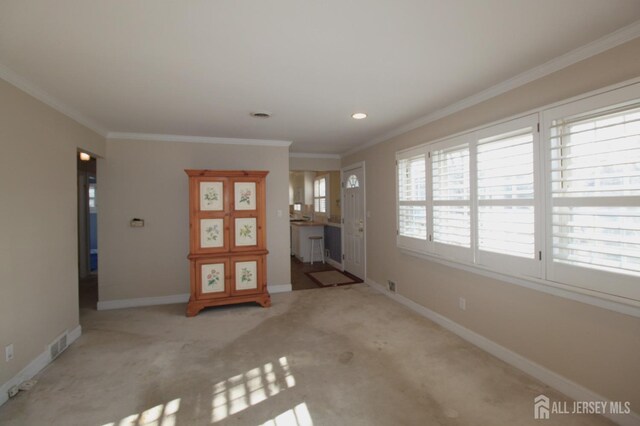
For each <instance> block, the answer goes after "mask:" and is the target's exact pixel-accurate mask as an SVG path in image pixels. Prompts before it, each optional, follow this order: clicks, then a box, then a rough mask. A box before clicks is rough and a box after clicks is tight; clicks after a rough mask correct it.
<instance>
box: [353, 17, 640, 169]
mask: <svg viewBox="0 0 640 426" xmlns="http://www.w3.org/2000/svg"><path fill="white" fill-rule="evenodd" d="M637 37H640V21H636V22H634V23H632V24H630V25H627V26H626V27H622V28H620V29H619V30H617V31H614V32H612V33H610V34H608V35H606V36H604V37H601V38H599V39H597V40H595V41H592V42H591V43H588V44H585V45H584V46H581V47H578V48H577V49H574V50H571V51H570V52H567V53H565V54H564V55H561V56H558V57H556V58H554V59H552V60H550V61H548V62H546V63H544V64H542V65H539V66H537V67H535V68H532V69H530V70H528V71H525V72H523V73H521V74H518V75H516V76H515V77H512V78H510V79H508V80H505V81H503V82H502V83H498V84H496V85H495V86H491V87H489V88H488V89H485V90H483V91H481V92H478V93H476V94H475V95H471V96H469V97H467V98H465V99H462V100H460V101H458V102H454V103H453V104H451V105H449V106H447V107H445V108H442V109H440V110H438V111H434V112H432V113H431V114H428V115H426V116H424V117H422V118H419V119H417V120H414V121H412V122H410V123H407V124H405V125H403V126H400V127H398V128H396V129H394V130H391V131H389V132H386V133H384V134H382V135H380V136H377V137H375V138H374V139H372V140H370V141H368V142H365V143H364V144H362V145H359V146H357V147H355V148H352V149H350V150H348V151H346V152H344V153H342V157H346V156H347V155H351V154H354V153H356V152H358V151H362V150H363V149H367V148H369V147H372V146H374V145H377V144H379V143H381V142H385V141H387V140H389V139H391V138H393V137H396V136H399V135H402V134H404V133H407V132H410V131H411V130H415V129H417V128H419V127H422V126H424V125H426V124H429V123H432V122H434V121H436V120H439V119H441V118H443V117H446V116H448V115H451V114H454V113H456V112H458V111H462V110H463V109H466V108H469V107H472V106H474V105H477V104H479V103H481V102H484V101H486V100H488V99H491V98H494V97H496V96H498V95H501V94H503V93H506V92H508V91H510V90H513V89H516V88H518V87H520V86H524V85H525V84H527V83H531V82H532V81H535V80H538V79H540V78H542V77H545V76H547V75H549V74H552V73H554V72H556V71H559V70H561V69H563V68H566V67H568V66H570V65H573V64H575V63H578V62H580V61H583V60H585V59H587V58H590V57H592V56H595V55H597V54H599V53H602V52H605V51H607V50H609V49H613V48H614V47H616V46H619V45H621V44H623V43H626V42H628V41H630V40H633V39H634V38H637Z"/></svg>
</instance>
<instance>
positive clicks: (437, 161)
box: [430, 138, 471, 258]
mask: <svg viewBox="0 0 640 426" xmlns="http://www.w3.org/2000/svg"><path fill="white" fill-rule="evenodd" d="M465 140H466V138H454V139H450V140H447V141H445V142H442V143H439V144H435V145H433V147H432V149H431V150H430V152H431V181H432V186H433V201H432V205H433V245H434V251H435V252H436V253H438V254H443V255H451V256H453V257H457V258H458V257H462V258H471V186H470V178H469V176H470V170H469V164H470V163H469V143H468V142H465Z"/></svg>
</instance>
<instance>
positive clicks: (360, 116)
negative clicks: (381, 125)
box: [351, 112, 367, 120]
mask: <svg viewBox="0 0 640 426" xmlns="http://www.w3.org/2000/svg"><path fill="white" fill-rule="evenodd" d="M351 118H355V119H356V120H362V119H363V118H367V114H365V113H364V112H356V113H354V114H351Z"/></svg>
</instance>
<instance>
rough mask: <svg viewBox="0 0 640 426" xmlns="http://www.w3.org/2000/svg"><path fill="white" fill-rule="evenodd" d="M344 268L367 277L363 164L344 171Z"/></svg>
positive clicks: (362, 277)
mask: <svg viewBox="0 0 640 426" xmlns="http://www.w3.org/2000/svg"><path fill="white" fill-rule="evenodd" d="M342 179H343V181H342V187H343V197H342V199H343V213H342V214H343V218H344V222H343V225H342V226H343V228H342V236H343V239H344V253H343V255H344V269H345V271H347V272H349V273H351V274H353V275H355V276H356V277H358V278H361V279H364V278H365V265H364V261H365V252H364V250H365V241H364V239H365V212H364V209H365V206H364V169H363V167H362V166H358V167H356V168H350V169H344V170H343V171H342Z"/></svg>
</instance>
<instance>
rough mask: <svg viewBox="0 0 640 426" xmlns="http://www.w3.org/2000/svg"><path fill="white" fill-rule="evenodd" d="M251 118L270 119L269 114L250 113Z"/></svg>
mask: <svg viewBox="0 0 640 426" xmlns="http://www.w3.org/2000/svg"><path fill="white" fill-rule="evenodd" d="M251 116H252V117H255V118H269V117H271V114H269V113H268V112H252V113H251Z"/></svg>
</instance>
